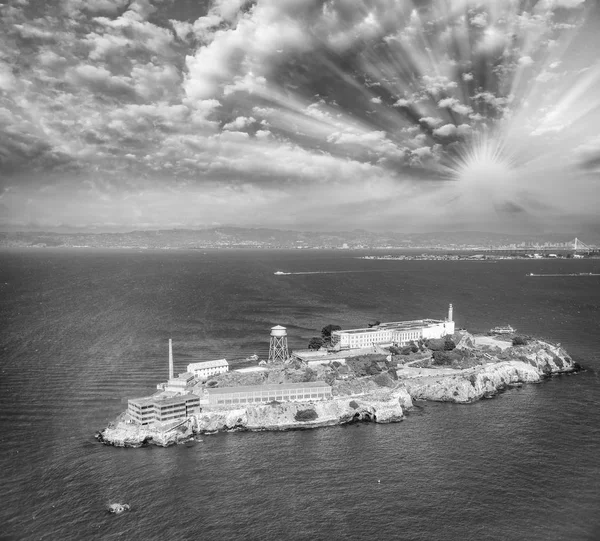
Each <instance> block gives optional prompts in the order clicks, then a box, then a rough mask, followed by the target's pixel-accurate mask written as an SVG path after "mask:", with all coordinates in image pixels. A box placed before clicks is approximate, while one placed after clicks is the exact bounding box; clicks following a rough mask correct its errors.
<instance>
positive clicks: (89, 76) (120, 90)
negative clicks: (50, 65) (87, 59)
mask: <svg viewBox="0 0 600 541" xmlns="http://www.w3.org/2000/svg"><path fill="white" fill-rule="evenodd" d="M67 81H69V82H70V83H71V84H73V85H75V86H80V85H81V86H85V87H87V88H88V89H89V90H90V91H91V92H92V93H96V94H105V95H107V96H112V97H114V98H123V99H134V98H135V96H136V93H135V90H134V88H133V86H132V84H131V80H130V79H129V78H128V77H123V76H116V75H112V74H111V73H110V71H108V70H107V69H106V68H101V67H100V68H99V67H95V66H91V65H85V64H84V65H79V66H77V67H75V68H72V69H70V70H69V72H68V73H67Z"/></svg>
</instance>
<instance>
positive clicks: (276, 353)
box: [268, 325, 290, 363]
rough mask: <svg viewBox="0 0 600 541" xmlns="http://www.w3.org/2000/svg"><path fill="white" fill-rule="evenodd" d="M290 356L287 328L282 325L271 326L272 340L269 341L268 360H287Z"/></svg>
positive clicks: (272, 361)
mask: <svg viewBox="0 0 600 541" xmlns="http://www.w3.org/2000/svg"><path fill="white" fill-rule="evenodd" d="M289 357H290V354H289V351H288V344H287V330H286V328H285V327H282V326H281V325H275V327H271V341H270V342H269V359H268V362H270V363H274V362H277V361H281V362H284V363H285V362H286V361H287V360H288V359H289Z"/></svg>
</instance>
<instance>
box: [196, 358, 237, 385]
mask: <svg viewBox="0 0 600 541" xmlns="http://www.w3.org/2000/svg"><path fill="white" fill-rule="evenodd" d="M187 371H188V372H190V373H191V374H193V375H194V376H195V377H197V378H198V379H199V380H201V381H204V380H207V379H208V378H209V377H210V376H214V375H215V374H223V373H224V372H228V371H229V363H228V362H227V360H226V359H217V360H216V361H202V362H198V363H190V364H188V365H187Z"/></svg>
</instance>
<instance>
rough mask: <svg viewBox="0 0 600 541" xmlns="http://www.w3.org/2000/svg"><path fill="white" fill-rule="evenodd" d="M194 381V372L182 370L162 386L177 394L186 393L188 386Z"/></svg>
mask: <svg viewBox="0 0 600 541" xmlns="http://www.w3.org/2000/svg"><path fill="white" fill-rule="evenodd" d="M193 382H194V374H190V373H189V372H183V373H182V374H179V376H177V377H176V378H169V381H167V383H166V385H165V386H164V390H165V391H169V392H171V393H177V394H186V393H187V391H188V387H189V386H190V385H191V384H192V383H193Z"/></svg>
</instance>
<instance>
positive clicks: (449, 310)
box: [448, 304, 452, 321]
mask: <svg viewBox="0 0 600 541" xmlns="http://www.w3.org/2000/svg"><path fill="white" fill-rule="evenodd" d="M448 321H452V304H449V305H448Z"/></svg>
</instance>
